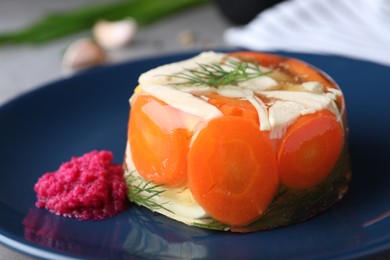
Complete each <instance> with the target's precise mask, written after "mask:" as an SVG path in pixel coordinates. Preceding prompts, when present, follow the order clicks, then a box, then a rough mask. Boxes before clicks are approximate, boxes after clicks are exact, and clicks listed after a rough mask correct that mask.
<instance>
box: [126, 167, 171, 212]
mask: <svg viewBox="0 0 390 260" xmlns="http://www.w3.org/2000/svg"><path fill="white" fill-rule="evenodd" d="M126 182H127V186H128V187H130V191H129V192H128V194H127V197H128V198H129V200H131V201H133V202H134V203H136V204H138V205H142V206H145V207H147V208H150V209H152V210H157V209H164V210H166V211H168V212H170V213H173V214H174V212H173V211H171V210H170V209H167V208H166V207H164V203H162V204H159V203H157V202H155V201H154V200H153V198H154V197H156V196H159V195H160V194H161V193H163V192H165V191H166V190H163V189H161V188H160V187H162V186H163V184H153V183H152V182H151V181H147V182H146V181H143V180H142V179H141V178H138V179H137V178H136V177H134V176H133V175H132V174H131V173H130V174H129V175H128V176H127V177H126ZM136 183H137V184H136Z"/></svg>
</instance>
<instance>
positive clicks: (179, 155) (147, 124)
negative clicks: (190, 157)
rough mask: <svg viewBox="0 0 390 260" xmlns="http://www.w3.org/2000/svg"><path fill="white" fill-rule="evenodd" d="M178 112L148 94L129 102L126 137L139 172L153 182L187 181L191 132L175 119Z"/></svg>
mask: <svg viewBox="0 0 390 260" xmlns="http://www.w3.org/2000/svg"><path fill="white" fill-rule="evenodd" d="M175 113H178V111H177V110H176V109H174V108H172V107H170V106H168V105H166V104H165V103H163V102H162V101H157V99H155V98H152V97H150V96H143V95H141V96H138V97H137V99H136V100H135V102H134V103H133V105H132V108H131V113H130V120H129V128H128V139H129V140H130V150H131V155H132V159H133V162H134V165H135V167H136V168H137V171H138V172H139V174H140V175H141V176H142V177H143V178H144V179H146V180H148V181H153V182H154V183H156V184H165V185H167V186H172V187H177V186H183V185H185V184H186V183H187V153H188V149H189V148H188V147H189V142H190V136H189V135H190V134H189V133H188V131H187V130H186V129H184V128H179V127H178V125H180V123H179V122H175V121H174V120H176V119H177V118H180V117H178V116H175Z"/></svg>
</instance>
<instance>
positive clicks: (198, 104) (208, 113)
mask: <svg viewBox="0 0 390 260" xmlns="http://www.w3.org/2000/svg"><path fill="white" fill-rule="evenodd" d="M140 87H141V89H142V90H143V91H145V92H146V93H148V94H149V95H151V96H154V97H155V98H157V99H160V100H162V101H164V102H165V103H167V104H168V105H171V106H172V107H174V108H177V109H179V110H181V111H184V112H187V113H189V114H192V115H195V116H198V117H201V118H203V119H205V120H207V121H208V120H210V119H212V118H215V117H219V116H222V112H221V111H219V110H218V108H216V107H215V106H213V105H210V104H208V103H207V102H205V101H203V100H201V99H199V98H197V97H195V96H193V95H191V94H189V93H185V92H181V91H179V90H176V89H174V88H172V87H168V86H163V85H141V86H140Z"/></svg>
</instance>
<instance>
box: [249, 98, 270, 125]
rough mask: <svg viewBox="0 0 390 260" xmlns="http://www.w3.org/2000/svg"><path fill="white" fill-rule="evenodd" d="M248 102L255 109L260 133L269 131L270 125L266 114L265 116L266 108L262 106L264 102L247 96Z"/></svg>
mask: <svg viewBox="0 0 390 260" xmlns="http://www.w3.org/2000/svg"><path fill="white" fill-rule="evenodd" d="M247 99H248V101H249V102H250V103H251V104H252V105H253V106H254V107H255V109H256V111H257V114H258V117H259V122H260V131H269V130H271V125H270V122H269V119H268V114H267V110H266V109H267V108H266V106H265V104H264V102H263V101H262V100H261V99H259V98H257V97H255V96H252V95H248V96H247Z"/></svg>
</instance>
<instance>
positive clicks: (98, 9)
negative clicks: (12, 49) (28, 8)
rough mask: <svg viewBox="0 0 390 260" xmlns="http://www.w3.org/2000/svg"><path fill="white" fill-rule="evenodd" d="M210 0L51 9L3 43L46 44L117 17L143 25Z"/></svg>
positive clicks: (126, 0) (2, 37) (0, 38)
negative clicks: (53, 10)
mask: <svg viewBox="0 0 390 260" xmlns="http://www.w3.org/2000/svg"><path fill="white" fill-rule="evenodd" d="M207 2H209V0H123V1H120V2H115V3H110V4H101V5H92V6H84V7H80V8H77V9H74V10H70V11H66V12H57V13H51V14H48V15H47V16H45V17H43V18H41V19H40V20H38V21H36V22H34V23H33V24H31V25H29V26H27V27H25V28H22V29H20V30H18V31H14V32H6V33H3V34H0V45H7V44H43V43H47V42H49V41H52V40H56V39H59V38H62V37H65V36H69V35H71V34H74V33H78V32H82V31H84V30H88V29H90V28H92V27H93V25H94V24H95V23H96V22H97V21H99V20H107V21H117V20H121V19H125V18H130V17H131V18H133V19H135V20H136V21H137V23H138V24H139V25H140V26H144V25H148V24H151V23H153V22H156V21H158V20H160V19H162V18H164V17H167V16H169V15H171V14H174V13H176V12H178V11H182V10H185V9H188V8H190V7H193V6H197V5H200V4H205V3H207Z"/></svg>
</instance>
